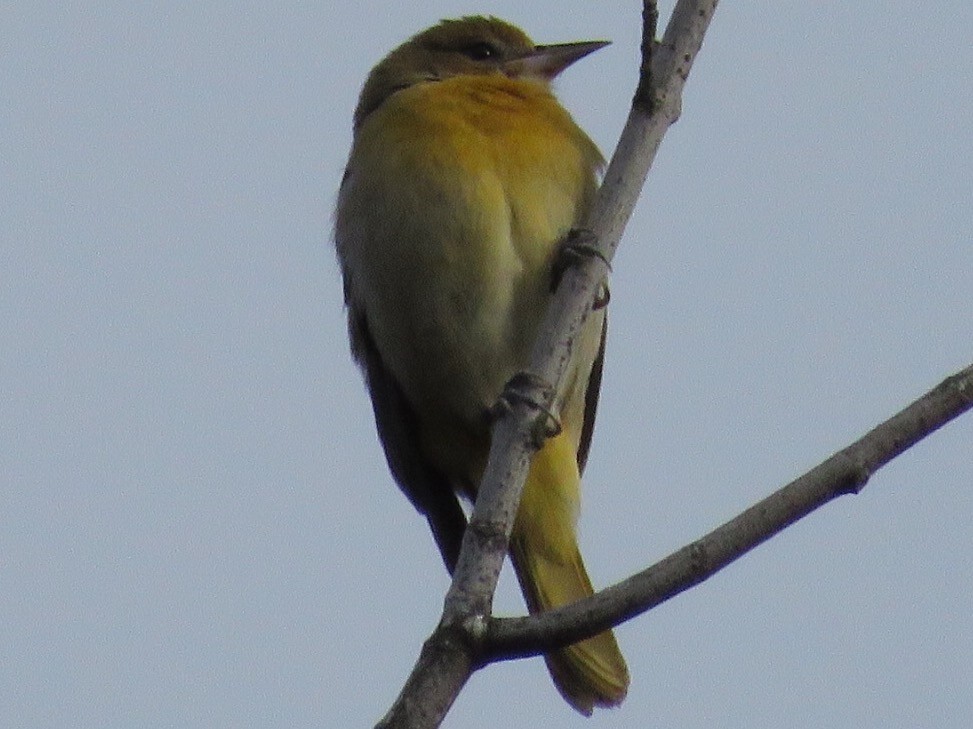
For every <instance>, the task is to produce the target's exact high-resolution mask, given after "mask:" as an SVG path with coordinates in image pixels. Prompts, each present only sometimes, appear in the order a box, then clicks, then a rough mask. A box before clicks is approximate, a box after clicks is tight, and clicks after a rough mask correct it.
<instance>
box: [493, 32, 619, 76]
mask: <svg viewBox="0 0 973 729" xmlns="http://www.w3.org/2000/svg"><path fill="white" fill-rule="evenodd" d="M610 43H611V41H584V42H581V43H559V44H557V45H552V46H537V47H536V48H534V50H532V51H531V52H530V53H528V54H527V55H526V56H522V57H521V58H518V59H516V60H513V61H509V62H508V63H507V64H505V66H506V68H505V70H506V71H507V73H508V74H509V75H511V76H535V77H537V78H540V79H543V80H545V81H550V80H551V79H553V78H554V77H555V76H557V75H558V74H559V73H561V71H563V70H564V69H566V68H567V67H568V66H570V65H571V64H572V63H574V62H575V61H578V60H581V59H582V58H584V57H585V56H587V55H588V54H589V53H594V52H595V51H597V50H598V49H599V48H604V47H605V46H607V45H608V44H610Z"/></svg>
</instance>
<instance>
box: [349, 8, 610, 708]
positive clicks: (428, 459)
mask: <svg viewBox="0 0 973 729" xmlns="http://www.w3.org/2000/svg"><path fill="white" fill-rule="evenodd" d="M604 45H606V44H605V43H604V42H590V43H568V44H563V45H550V46H537V45H534V43H533V42H532V41H531V40H530V38H528V37H527V36H526V35H525V34H524V33H523V32H522V31H521V30H519V29H517V28H515V27H514V26H512V25H510V24H508V23H505V22H503V21H501V20H498V19H496V18H484V17H468V18H463V19H460V20H444V21H442V22H441V23H439V24H438V25H435V26H433V27H432V28H429V29H428V30H425V31H423V32H422V33H419V34H418V35H416V36H414V37H413V38H411V39H410V40H409V41H407V42H406V43H404V44H403V45H401V46H399V47H398V48H396V49H395V50H393V51H392V52H391V53H389V55H388V56H386V57H385V58H384V59H383V60H382V61H381V62H380V63H379V64H378V65H377V66H376V67H375V68H374V69H373V70H372V72H371V74H369V76H368V79H367V81H366V82H365V86H364V88H363V89H362V92H361V97H360V100H359V102H358V107H357V109H356V110H355V116H354V143H353V146H352V150H351V155H350V158H349V160H348V167H347V169H346V171H345V176H344V179H343V181H342V184H341V190H340V192H339V195H338V204H337V209H336V213H335V243H336V247H337V252H338V258H339V260H340V264H341V269H342V274H343V280H344V288H345V301H346V303H347V306H348V323H349V331H350V335H351V347H352V351H353V354H354V356H355V358H356V360H357V361H358V362H359V364H360V365H361V367H362V369H363V371H364V375H365V379H366V382H367V385H368V388H369V391H370V394H371V397H372V404H373V409H374V412H375V419H376V422H377V426H378V432H379V435H380V438H381V440H382V444H383V446H384V449H385V455H386V458H387V460H388V463H389V467H390V468H391V471H392V473H393V475H394V476H395V479H396V480H397V481H398V483H399V485H400V486H401V487H402V489H403V490H404V491H405V493H406V495H407V496H408V497H409V498H410V499H411V500H412V502H413V504H415V506H416V507H417V508H418V509H419V511H421V512H422V513H423V514H424V515H425V516H426V518H427V519H428V521H429V524H430V526H431V528H432V531H433V535H434V537H435V539H436V541H437V543H438V545H439V549H440V551H441V552H442V555H443V558H444V560H445V562H446V565H447V567H448V568H449V569H450V570H452V568H453V567H454V566H455V562H456V559H457V556H458V554H459V546H460V541H461V538H462V534H463V530H464V528H465V526H466V519H465V516H464V512H463V510H462V508H461V506H460V503H459V501H458V497H466V498H469V499H473V498H474V497H475V495H476V489H477V486H478V484H479V481H480V477H481V475H482V472H483V468H484V465H485V461H486V457H487V452H488V450H489V444H490V412H491V408H492V407H493V406H494V404H495V402H496V400H497V398H498V396H499V395H500V392H501V390H502V389H503V387H504V385H505V383H506V382H507V380H508V379H509V378H510V377H511V376H512V375H513V374H514V373H516V372H517V371H519V370H521V369H523V368H524V367H525V366H526V365H527V363H528V359H529V354H530V350H531V345H532V342H533V340H534V337H535V334H536V332H537V327H538V325H539V322H540V320H541V318H542V316H543V314H544V312H545V310H546V308H547V306H548V304H549V301H550V295H551V290H552V281H553V278H554V276H555V272H554V261H555V258H556V256H557V254H558V242H559V240H561V239H562V237H563V236H564V235H565V234H566V233H567V232H568V231H569V230H570V229H571V228H572V226H573V225H575V224H577V223H579V221H580V220H581V218H582V217H583V216H584V214H585V212H586V210H587V209H588V207H589V205H590V203H591V201H592V198H593V195H594V192H595V189H596V183H597V179H596V178H597V175H598V173H599V172H600V170H601V168H602V166H603V164H604V161H603V159H602V156H601V154H600V153H599V151H598V149H597V147H596V146H595V144H594V143H593V142H592V141H591V140H590V139H589V138H588V136H587V135H586V134H585V133H584V132H583V131H582V130H581V129H580V128H579V127H578V126H577V125H576V124H575V123H574V121H573V120H572V119H571V116H570V115H569V114H568V112H567V111H566V110H565V109H564V108H563V107H562V106H561V105H560V104H558V102H557V100H556V99H555V98H554V96H553V94H552V92H551V88H550V82H551V80H552V79H553V78H554V77H555V76H557V74H558V73H560V72H561V71H562V70H564V69H565V68H567V66H569V65H570V64H571V63H573V62H574V61H576V60H578V59H580V58H582V57H583V56H586V55H588V54H589V53H591V52H593V51H595V50H597V49H598V48H601V47H602V46H604ZM585 326H586V328H585V329H584V331H583V333H582V335H581V337H580V338H579V340H578V341H577V342H576V343H575V348H574V355H573V361H572V363H571V368H570V374H569V377H568V382H567V385H568V386H567V388H566V392H565V394H564V396H563V398H562V401H561V402H560V403H558V405H559V412H560V420H561V424H562V430H561V432H560V434H559V435H557V436H556V437H553V438H551V439H549V440H547V441H546V443H545V444H544V445H543V447H542V448H541V449H540V450H539V451H538V452H537V454H536V455H535V456H534V458H533V461H532V463H531V467H530V471H529V475H528V478H527V482H526V485H525V487H524V492H523V498H522V501H521V505H520V510H519V512H518V514H517V519H516V523H515V525H514V530H513V535H512V538H511V556H512V560H513V564H514V568H515V571H516V573H517V577H518V579H519V581H520V585H521V587H522V589H523V592H524V596H525V598H526V601H527V605H528V607H529V609H530V610H531V611H532V612H538V611H541V610H546V609H549V608H553V607H557V606H560V605H563V604H566V603H569V602H573V601H575V600H578V599H580V598H582V597H585V596H588V595H590V594H591V593H592V587H591V582H590V580H589V578H588V574H587V572H586V571H585V567H584V564H583V562H582V560H581V554H580V553H579V551H578V545H577V541H576V538H575V523H576V521H577V516H578V509H579V502H580V483H581V477H580V473H581V471H582V470H583V469H584V465H585V460H586V458H587V455H588V448H589V445H590V440H591V431H592V427H593V423H594V416H595V406H596V403H597V399H598V389H599V386H600V381H601V368H602V358H603V355H604V344H605V317H604V312H603V311H596V312H594V313H593V314H592V315H591V316H590V317H589V319H588V321H587V323H586V325H585ZM546 660H547V665H548V668H549V670H550V672H551V675H552V677H553V679H554V682H555V684H556V685H557V687H558V689H559V690H560V692H561V694H562V695H563V696H564V697H565V699H567V701H568V702H569V703H570V704H571V705H572V706H574V707H575V708H576V709H578V710H579V711H581V712H583V713H585V714H590V713H591V711H592V708H593V707H594V706H614V705H617V704H618V703H620V702H621V701H622V699H623V698H624V697H625V693H626V690H627V688H628V669H627V667H626V665H625V661H624V659H623V658H622V655H621V652H620V651H619V649H618V645H617V643H616V642H615V638H614V636H613V634H612V633H611V632H610V631H608V632H604V633H601V634H599V635H597V636H595V637H593V638H590V639H588V640H584V641H581V642H579V643H576V644H574V645H572V646H569V647H568V648H565V649H562V650H558V651H555V652H553V653H551V654H549V655H547V656H546Z"/></svg>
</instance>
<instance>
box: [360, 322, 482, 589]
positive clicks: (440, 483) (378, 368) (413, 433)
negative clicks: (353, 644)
mask: <svg viewBox="0 0 973 729" xmlns="http://www.w3.org/2000/svg"><path fill="white" fill-rule="evenodd" d="M348 332H349V334H350V336H351V350H352V353H353V354H354V356H355V359H356V360H357V361H358V363H359V364H360V365H361V367H362V369H363V370H364V373H365V382H366V384H367V385H368V390H369V394H370V395H371V397H372V409H373V410H374V412H375V424H376V426H377V427H378V436H379V439H380V440H381V441H382V447H383V448H384V449H385V458H386V460H387V461H388V464H389V469H390V470H391V471H392V475H393V476H394V477H395V480H396V482H398V484H399V487H400V488H401V489H402V491H403V492H404V493H405V495H406V496H408V497H409V500H410V501H411V502H412V503H413V504H414V505H415V507H416V509H418V510H419V511H420V512H421V513H422V514H423V515H424V516H425V517H426V519H427V520H428V521H429V526H430V528H431V529H432V535H433V538H434V539H435V540H436V545H437V546H438V547H439V552H440V554H442V557H443V562H445V563H446V569H448V570H449V572H450V574H452V573H453V570H454V569H455V567H456V562H457V560H458V559H459V550H460V545H461V543H462V540H463V532H464V530H465V529H466V515H465V514H464V513H463V509H462V507H461V506H460V503H459V499H458V498H457V497H456V494H455V492H454V491H453V488H452V486H451V485H450V484H449V482H448V481H447V479H446V478H445V477H444V476H443V474H441V473H440V472H439V471H437V470H436V469H435V468H433V467H432V466H431V465H430V464H429V462H428V461H426V460H425V459H424V458H423V456H422V452H421V450H420V447H419V436H418V433H419V422H418V418H417V416H416V414H415V411H414V410H413V409H412V406H411V405H410V404H409V402H408V401H407V400H406V398H405V394H404V393H403V392H402V388H401V387H400V386H399V384H398V382H396V381H395V379H394V378H393V377H392V374H391V373H390V372H389V371H388V369H386V367H385V364H384V363H383V362H382V355H381V353H380V352H379V351H378V348H377V347H376V346H375V341H374V340H373V339H372V336H371V333H370V332H369V330H368V321H367V319H366V317H365V313H364V312H363V311H360V310H356V308H355V307H354V306H353V305H351V304H349V310H348Z"/></svg>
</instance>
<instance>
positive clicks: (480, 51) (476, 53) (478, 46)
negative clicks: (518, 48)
mask: <svg viewBox="0 0 973 729" xmlns="http://www.w3.org/2000/svg"><path fill="white" fill-rule="evenodd" d="M463 54H464V55H465V56H467V57H468V58H471V59H473V60H474V61H488V60H490V59H491V58H496V57H497V56H499V55H500V52H499V51H498V50H497V49H496V47H495V46H493V45H491V44H490V43H487V42H486V41H477V42H476V43H471V44H470V45H468V46H466V48H464V49H463Z"/></svg>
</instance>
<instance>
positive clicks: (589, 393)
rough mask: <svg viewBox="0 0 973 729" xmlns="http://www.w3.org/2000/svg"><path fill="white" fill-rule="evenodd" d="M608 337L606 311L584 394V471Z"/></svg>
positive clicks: (581, 455) (580, 452)
mask: <svg viewBox="0 0 973 729" xmlns="http://www.w3.org/2000/svg"><path fill="white" fill-rule="evenodd" d="M607 338H608V314H607V312H606V313H605V320H604V323H603V324H602V325H601V344H600V345H598V356H597V357H595V363H594V364H593V365H592V366H591V374H590V375H589V376H588V389H587V390H585V394H584V424H583V425H582V426H581V440H580V442H579V443H578V471H579V472H580V473H584V467H585V464H587V462H588V451H589V450H591V436H592V434H593V433H594V431H595V411H596V410H597V409H598V394H599V393H600V392H601V373H602V370H603V369H604V366H605V340H606V339H607Z"/></svg>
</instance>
